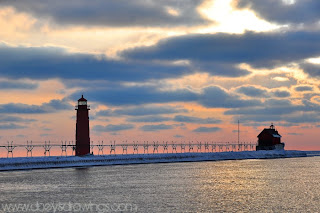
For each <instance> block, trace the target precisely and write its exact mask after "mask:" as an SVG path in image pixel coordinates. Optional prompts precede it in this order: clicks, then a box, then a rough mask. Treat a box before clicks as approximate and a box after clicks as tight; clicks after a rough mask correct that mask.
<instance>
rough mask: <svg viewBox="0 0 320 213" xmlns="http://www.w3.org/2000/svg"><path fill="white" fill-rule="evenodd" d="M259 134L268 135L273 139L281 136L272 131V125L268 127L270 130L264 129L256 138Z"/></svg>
mask: <svg viewBox="0 0 320 213" xmlns="http://www.w3.org/2000/svg"><path fill="white" fill-rule="evenodd" d="M261 134H269V135H271V136H272V137H274V138H281V137H282V136H281V135H280V134H279V132H278V131H277V130H275V129H274V126H273V124H272V125H271V126H270V128H265V129H264V130H262V132H260V134H259V135H258V137H260V135H261Z"/></svg>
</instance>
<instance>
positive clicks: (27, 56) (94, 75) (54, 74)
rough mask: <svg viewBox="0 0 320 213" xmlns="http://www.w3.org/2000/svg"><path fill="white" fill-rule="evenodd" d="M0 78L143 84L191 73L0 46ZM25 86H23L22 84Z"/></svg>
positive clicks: (182, 67)
mask: <svg viewBox="0 0 320 213" xmlns="http://www.w3.org/2000/svg"><path fill="white" fill-rule="evenodd" d="M0 70H1V72H0V77H5V78H9V79H24V78H28V79H36V80H47V79H50V78H60V79H64V80H73V79H80V80H89V81H91V80H102V79H108V81H111V82H114V81H144V80H146V79H162V78H173V77H178V76H183V75H185V74H191V73H193V71H192V70H191V69H190V67H188V66H185V65H166V64H159V63H150V62H142V61H140V62H132V61H131V62H130V61H125V60H122V61H115V60H111V59H108V58H106V57H105V56H102V55H101V56H100V59H98V58H97V57H96V56H95V55H90V54H80V53H68V52H66V50H64V49H61V48H52V47H51V48H50V47H42V48H40V47H8V46H5V45H1V43H0ZM88 70H90V72H88ZM25 86H26V85H25Z"/></svg>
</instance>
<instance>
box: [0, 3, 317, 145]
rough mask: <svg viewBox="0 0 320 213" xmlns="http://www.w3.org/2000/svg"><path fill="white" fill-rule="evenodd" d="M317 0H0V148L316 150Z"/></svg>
mask: <svg viewBox="0 0 320 213" xmlns="http://www.w3.org/2000/svg"><path fill="white" fill-rule="evenodd" d="M319 11H320V2H319V1H317V0H268V1H265V0H161V1H158V0H148V1H147V0H132V1H127V0H92V1H86V0H69V1H62V0H56V1H49V0H41V1H40V0H29V1H16V0H13V1H12V0H2V1H1V2H0V29H1V30H0V97H1V99H0V144H6V143H7V141H14V143H25V142H26V141H30V140H32V141H34V142H39V143H42V142H44V141H49V140H50V141H53V142H55V141H57V142H59V141H71V140H74V139H75V122H76V117H75V115H76V111H75V105H76V104H77V100H78V99H79V98H80V97H81V95H82V94H83V95H84V97H85V98H86V99H87V100H88V104H89V105H90V137H91V140H93V141H102V140H103V141H111V140H116V141H119V142H121V141H128V143H131V142H133V141H147V140H148V141H177V142H181V141H186V142H189V141H210V142H235V141H237V140H238V133H237V128H238V126H237V125H238V124H237V122H238V120H239V121H240V141H242V142H253V143H255V142H256V141H257V135H258V134H259V133H260V132H261V131H262V130H263V128H267V127H269V126H270V124H271V123H273V124H274V125H275V127H276V129H277V130H278V131H279V133H280V134H281V135H282V141H283V142H285V143H286V148H287V149H299V150H320V143H319V138H320V114H319V110H320V89H319V84H320V83H319V77H320V13H319Z"/></svg>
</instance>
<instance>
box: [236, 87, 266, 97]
mask: <svg viewBox="0 0 320 213" xmlns="http://www.w3.org/2000/svg"><path fill="white" fill-rule="evenodd" d="M236 91H237V92H239V93H242V94H245V95H246V96H250V97H267V96H268V91H267V90H266V89H260V88H257V87H254V86H241V87H239V88H238V89H237V90H236Z"/></svg>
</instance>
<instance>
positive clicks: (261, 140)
mask: <svg viewBox="0 0 320 213" xmlns="http://www.w3.org/2000/svg"><path fill="white" fill-rule="evenodd" d="M274 149H277V150H283V149H284V143H281V135H280V134H279V132H278V131H277V130H276V129H275V128H274V125H273V124H271V126H270V128H269V129H264V130H262V132H261V133H260V134H259V135H258V145H257V147H256V150H274Z"/></svg>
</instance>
